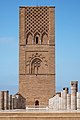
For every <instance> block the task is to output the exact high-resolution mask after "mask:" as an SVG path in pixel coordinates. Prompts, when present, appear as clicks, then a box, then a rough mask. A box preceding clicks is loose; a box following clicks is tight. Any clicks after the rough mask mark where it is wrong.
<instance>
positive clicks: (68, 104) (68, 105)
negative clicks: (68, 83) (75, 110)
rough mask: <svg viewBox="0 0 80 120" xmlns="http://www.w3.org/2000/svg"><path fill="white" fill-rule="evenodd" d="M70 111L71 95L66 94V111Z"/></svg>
mask: <svg viewBox="0 0 80 120" xmlns="http://www.w3.org/2000/svg"><path fill="white" fill-rule="evenodd" d="M70 109H71V94H67V110H70Z"/></svg>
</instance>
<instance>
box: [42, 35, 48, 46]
mask: <svg viewBox="0 0 80 120" xmlns="http://www.w3.org/2000/svg"><path fill="white" fill-rule="evenodd" d="M41 44H48V37H47V34H46V33H43V35H42V39H41Z"/></svg>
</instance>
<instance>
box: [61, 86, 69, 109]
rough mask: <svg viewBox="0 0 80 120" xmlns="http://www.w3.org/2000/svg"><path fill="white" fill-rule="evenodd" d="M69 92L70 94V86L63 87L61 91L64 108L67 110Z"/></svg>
mask: <svg viewBox="0 0 80 120" xmlns="http://www.w3.org/2000/svg"><path fill="white" fill-rule="evenodd" d="M67 94H68V88H67V87H65V88H63V92H62V93H61V98H62V101H63V102H62V109H64V110H66V109H67Z"/></svg>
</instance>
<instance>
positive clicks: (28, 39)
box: [26, 32, 33, 44]
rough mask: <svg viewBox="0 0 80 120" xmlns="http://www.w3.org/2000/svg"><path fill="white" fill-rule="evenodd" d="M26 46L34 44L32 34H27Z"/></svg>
mask: <svg viewBox="0 0 80 120" xmlns="http://www.w3.org/2000/svg"><path fill="white" fill-rule="evenodd" d="M26 44H33V35H32V34H31V33H30V32H29V33H28V34H27V38H26Z"/></svg>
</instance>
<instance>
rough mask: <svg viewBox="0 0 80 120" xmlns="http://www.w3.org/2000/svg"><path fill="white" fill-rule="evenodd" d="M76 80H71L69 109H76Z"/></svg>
mask: <svg viewBox="0 0 80 120" xmlns="http://www.w3.org/2000/svg"><path fill="white" fill-rule="evenodd" d="M77 92H78V81H71V109H72V110H76V109H77Z"/></svg>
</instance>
